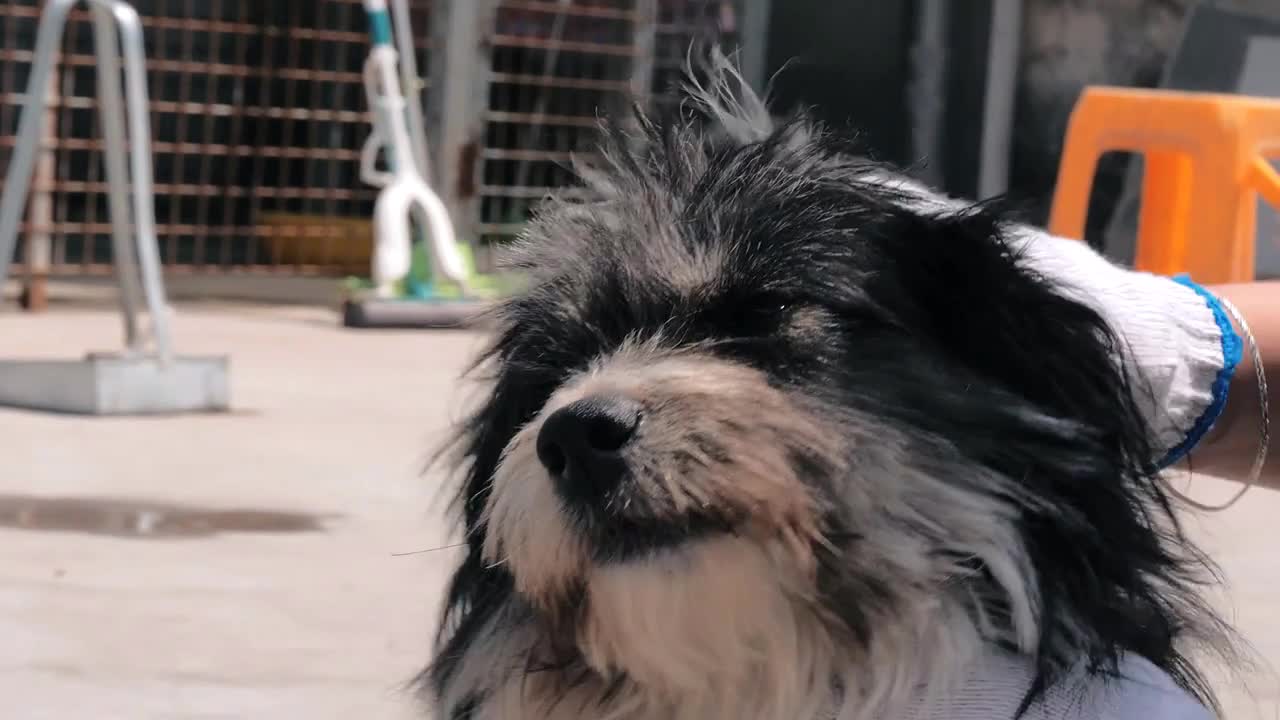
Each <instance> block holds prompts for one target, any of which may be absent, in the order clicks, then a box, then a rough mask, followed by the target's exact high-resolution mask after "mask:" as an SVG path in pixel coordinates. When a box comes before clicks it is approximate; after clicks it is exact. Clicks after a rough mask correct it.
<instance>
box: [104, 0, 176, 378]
mask: <svg viewBox="0 0 1280 720" xmlns="http://www.w3.org/2000/svg"><path fill="white" fill-rule="evenodd" d="M93 1H94V2H95V3H98V4H101V5H103V6H106V7H109V8H110V9H111V12H112V15H113V16H114V17H115V19H116V23H117V24H118V25H119V28H120V37H121V46H122V48H123V50H124V73H125V104H126V106H127V108H128V111H127V112H128V118H127V119H128V128H129V146H130V147H131V148H132V152H130V153H129V160H130V163H129V164H130V171H131V175H132V176H133V220H134V237H135V238H136V239H137V243H138V245H137V247H138V262H139V265H140V268H141V271H142V294H143V296H144V297H145V298H146V301H147V310H148V312H149V314H150V315H151V336H152V339H153V340H154V341H155V350H156V356H157V358H158V359H159V361H160V364H161V366H162V367H163V366H166V365H168V364H169V363H170V361H172V359H173V348H172V347H171V345H170V333H169V307H168V304H167V303H166V302H165V293H164V278H163V276H162V275H161V270H160V247H159V242H158V240H157V239H156V212H155V207H154V205H153V195H154V193H153V191H152V175H151V120H150V115H149V113H150V108H149V107H148V105H149V103H148V102H147V57H146V49H145V46H144V44H143V36H142V21H141V20H140V19H139V18H138V12H137V11H136V10H134V9H133V7H132V6H130V5H128V4H127V3H124V2H121V1H120V0H93Z"/></svg>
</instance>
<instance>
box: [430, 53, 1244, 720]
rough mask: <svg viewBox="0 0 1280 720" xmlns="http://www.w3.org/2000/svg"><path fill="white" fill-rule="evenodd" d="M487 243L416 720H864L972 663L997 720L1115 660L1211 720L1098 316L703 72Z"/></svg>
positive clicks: (1202, 631)
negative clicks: (441, 602)
mask: <svg viewBox="0 0 1280 720" xmlns="http://www.w3.org/2000/svg"><path fill="white" fill-rule="evenodd" d="M713 70H714V72H713V78H712V79H711V81H710V82H708V83H707V84H706V85H705V86H703V85H696V84H695V85H694V86H692V87H691V95H692V100H693V101H694V103H693V104H695V105H697V106H698V107H700V108H701V109H702V110H703V111H704V112H703V115H705V116H709V117H710V119H711V120H712V121H713V122H714V123H715V124H717V126H718V129H716V130H707V129H705V128H703V127H702V126H701V125H700V124H698V123H695V122H693V121H692V120H690V121H687V122H680V123H675V124H673V125H672V126H669V127H666V128H659V127H655V126H654V125H652V124H651V123H650V122H649V121H647V120H645V119H644V118H643V117H641V118H640V119H639V126H640V130H639V132H638V133H628V132H626V131H624V130H622V129H619V128H617V127H612V128H609V129H608V132H607V135H608V139H607V142H606V148H605V153H604V156H605V158H606V162H605V163H603V164H600V165H597V166H596V167H593V168H583V170H582V174H583V177H584V180H585V181H586V183H587V184H588V186H589V188H590V189H591V191H592V192H591V199H590V200H587V201H577V202H571V201H567V200H563V201H552V202H550V203H549V204H548V205H547V206H546V207H545V208H544V209H543V210H542V211H541V213H540V214H539V215H538V216H537V217H536V218H535V219H534V220H533V221H532V223H531V225H530V227H529V229H528V230H527V232H526V234H525V236H524V238H523V240H522V242H520V243H519V247H518V248H517V251H518V254H517V259H516V261H515V263H514V267H516V268H517V269H519V270H520V271H522V272H523V273H525V274H527V276H528V277H529V286H528V287H527V289H526V290H525V291H524V292H523V293H522V294H520V295H518V296H516V297H514V298H512V299H511V300H509V301H508V302H506V303H505V304H504V305H503V306H502V307H501V309H500V310H499V328H498V330H497V333H496V338H495V340H494V341H493V344H492V346H491V348H490V349H489V351H488V352H487V353H486V354H485V356H484V358H483V359H482V360H481V362H480V365H479V367H480V368H483V369H484V370H485V371H486V372H487V373H488V374H489V375H490V377H488V378H487V382H489V383H490V384H489V385H488V386H487V394H486V396H485V398H484V401H483V403H481V404H480V406H479V407H478V409H476V410H475V412H474V414H472V415H471V416H470V418H469V419H468V420H467V422H466V423H465V426H464V427H463V429H462V433H461V437H460V439H459V442H458V446H457V447H458V455H459V467H460V472H461V474H462V475H463V485H462V487H461V490H460V492H459V493H458V496H457V510H458V512H459V513H460V515H461V519H462V522H463V523H464V524H465V530H466V533H467V548H466V552H465V558H464V559H463V561H462V563H461V565H460V566H459V567H458V568H457V570H456V573H455V575H454V577H453V580H452V584H451V587H450V589H449V594H448V598H447V607H446V611H445V616H444V619H443V623H442V627H441V629H440V635H439V647H438V649H437V657H436V659H435V662H434V663H433V664H432V665H431V667H430V668H429V669H428V670H427V671H426V672H425V673H424V674H423V684H424V687H425V689H426V691H427V692H428V693H429V694H430V696H431V698H432V700H433V703H434V707H435V712H436V717H437V718H439V720H466V719H471V720H497V719H503V720H507V719H511V720H523V719H526V718H529V719H532V718H554V719H557V720H576V719H579V718H582V719H586V718H592V719H595V718H617V719H619V720H660V719H661V720H695V719H696V720H730V719H734V720H737V719H744V720H810V719H813V718H822V717H840V718H848V719H850V720H866V719H870V718H886V719H887V720H894V718H895V717H899V716H900V715H895V713H896V712H898V710H899V709H900V708H902V707H905V706H906V705H907V704H909V703H910V702H911V701H912V698H918V697H920V695H921V693H922V692H923V693H927V692H930V691H932V690H937V689H938V688H944V687H945V686H947V685H948V684H950V683H953V682H954V681H955V679H956V678H958V677H960V676H963V675H964V674H965V672H966V671H967V669H968V668H969V667H970V666H971V665H972V664H973V663H975V662H978V658H979V657H980V656H982V655H984V653H988V652H992V651H995V652H1000V653H1005V654H1007V655H1008V656H1011V657H1016V658H1023V659H1025V661H1026V664H1027V666H1028V667H1030V668H1031V671H1030V673H1031V676H1032V678H1033V680H1032V681H1031V682H1029V684H1028V686H1027V687H1026V688H1025V692H1021V693H1020V696H1019V697H1018V699H1017V700H1018V702H1017V703H1016V704H1017V706H1018V707H1017V709H1016V710H1015V711H1014V712H1013V713H1012V714H1022V713H1023V712H1024V711H1026V710H1027V709H1028V708H1031V707H1034V706H1035V705H1036V703H1037V702H1039V701H1040V700H1041V699H1042V698H1043V697H1044V696H1045V695H1046V693H1049V692H1051V691H1052V690H1053V688H1055V687H1057V686H1058V685H1059V684H1060V683H1062V682H1065V681H1066V679H1067V678H1069V677H1073V676H1077V675H1079V674H1080V673H1084V674H1085V675H1087V676H1088V677H1090V678H1103V679H1105V678H1107V677H1112V676H1115V675H1117V674H1118V673H1120V668H1121V666H1122V664H1123V662H1124V658H1126V657H1130V656H1136V657H1140V658H1144V659H1145V660H1144V662H1147V663H1148V664H1149V665H1152V666H1154V667H1155V668H1158V670H1159V671H1160V672H1161V674H1162V677H1166V678H1168V679H1170V685H1171V686H1172V685H1173V684H1174V683H1176V685H1178V686H1181V688H1182V689H1184V690H1185V691H1187V692H1189V693H1191V694H1193V695H1195V696H1196V697H1198V698H1200V699H1201V700H1202V701H1203V702H1204V703H1205V704H1206V705H1209V706H1212V705H1213V698H1212V693H1211V692H1210V690H1209V688H1208V686H1207V682H1206V681H1205V679H1204V676H1203V674H1202V673H1201V672H1199V671H1198V669H1197V668H1196V667H1195V666H1193V663H1192V662H1191V661H1190V660H1189V657H1190V656H1191V655H1192V654H1195V653H1198V652H1200V651H1201V650H1204V649H1223V648H1224V647H1225V646H1226V645H1227V644H1228V641H1227V639H1226V636H1227V632H1226V630H1225V629H1224V625H1223V623H1222V622H1221V621H1220V620H1219V619H1218V618H1217V617H1216V616H1215V615H1214V614H1213V613H1212V612H1211V610H1210V609H1208V608H1207V607H1206V605H1205V604H1204V603H1203V602H1202V600H1201V599H1200V597H1199V596H1198V590H1199V589H1200V585H1201V584H1202V583H1203V582H1204V581H1205V580H1206V579H1212V577H1213V575H1212V572H1211V568H1210V567H1209V566H1208V565H1207V563H1205V562H1204V560H1203V558H1202V556H1200V554H1199V553H1198V552H1197V551H1196V550H1195V549H1194V548H1193V547H1192V546H1191V545H1190V543H1189V541H1188V540H1187V539H1186V538H1185V537H1183V536H1182V534H1181V532H1180V530H1179V528H1178V524H1177V521H1176V519H1175V517H1174V514H1173V511H1172V509H1171V506H1170V501H1169V499H1168V498H1167V497H1166V495H1165V492H1164V491H1163V489H1162V486H1161V484H1160V481H1159V480H1158V478H1157V477H1156V474H1155V471H1154V470H1153V468H1152V466H1151V463H1150V459H1151V458H1152V457H1153V455H1154V453H1153V448H1152V447H1151V441H1150V433H1149V431H1148V429H1147V426H1146V423H1145V422H1144V420H1143V418H1142V416H1141V414H1140V412H1139V410H1138V405H1137V401H1136V399H1135V398H1136V396H1137V395H1138V393H1141V392H1142V387H1141V383H1138V382H1136V381H1134V380H1132V379H1131V378H1130V377H1128V376H1127V373H1126V372H1125V370H1123V364H1122V363H1121V362H1119V360H1118V358H1120V357H1121V356H1122V353H1123V352H1124V348H1123V344H1122V342H1121V341H1120V340H1119V339H1118V338H1117V337H1116V336H1115V335H1114V333H1113V332H1112V331H1111V330H1110V329H1109V328H1108V326H1107V325H1106V324H1105V323H1104V322H1103V321H1102V319H1101V318H1100V317H1099V316H1098V315H1097V314H1096V313H1095V312H1093V311H1092V310H1090V309H1088V308H1087V307H1085V306H1084V305H1082V304H1080V303H1078V302H1076V301H1074V300H1071V299H1069V298H1068V297H1067V296H1066V295H1064V294H1063V293H1061V292H1059V291H1058V289H1057V288H1055V287H1054V286H1053V284H1052V283H1050V282H1048V281H1046V280H1045V279H1044V278H1042V277H1039V276H1038V275H1037V274H1036V273H1034V272H1033V271H1031V270H1030V269H1028V268H1027V267H1025V266H1024V264H1022V263H1021V262H1020V257H1019V255H1018V253H1017V252H1016V248H1015V247H1014V245H1013V243H1011V242H1010V240H1009V238H1010V236H1011V232H1012V231H1011V228H1013V227H1014V226H1013V225H1012V224H1011V223H1010V221H1008V220H1007V219H1005V218H1004V217H1002V216H1001V215H1000V214H999V213H998V212H996V211H995V210H992V209H991V208H988V207H979V206H975V207H971V208H965V209H963V210H960V209H955V210H954V211H951V212H937V211H935V210H936V208H933V209H929V208H928V207H927V206H928V205H929V203H930V202H932V201H930V200H929V199H928V198H927V196H925V195H923V194H922V191H919V190H916V189H914V187H913V186H911V185H910V184H909V183H906V182H895V181H894V178H896V177H898V176H896V175H894V174H893V172H892V171H890V170H887V169H885V168H882V167H880V166H877V165H875V164H872V163H871V162H869V161H867V160H864V159H861V158H860V157H859V156H858V155H857V154H855V153H854V152H853V150H852V149H851V148H850V147H849V146H848V145H847V144H846V143H845V142H843V141H842V140H841V139H840V138H838V137H835V136H833V135H832V134H830V133H828V132H826V131H824V130H823V129H821V128H819V127H817V126H815V124H813V123H811V122H809V121H807V120H806V119H804V118H803V117H799V118H795V119H792V120H789V121H785V122H781V123H775V122H773V121H771V120H770V119H769V117H768V115H767V113H766V112H765V110H764V105H763V103H762V102H761V101H760V100H759V99H757V98H755V97H754V96H752V95H751V94H750V93H749V91H746V90H745V89H743V88H742V87H741V83H740V81H739V80H738V79H737V76H736V74H735V73H734V72H733V71H732V69H731V68H730V67H728V66H727V65H726V64H725V63H724V62H723V61H718V63H717V64H716V66H715V67H714V68H713Z"/></svg>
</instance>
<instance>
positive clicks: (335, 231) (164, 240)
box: [0, 0, 733, 275]
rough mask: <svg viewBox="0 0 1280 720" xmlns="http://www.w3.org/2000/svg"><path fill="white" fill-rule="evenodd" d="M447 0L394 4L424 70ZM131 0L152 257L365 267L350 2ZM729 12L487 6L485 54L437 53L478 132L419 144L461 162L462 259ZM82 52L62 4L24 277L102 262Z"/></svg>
mask: <svg viewBox="0 0 1280 720" xmlns="http://www.w3.org/2000/svg"><path fill="white" fill-rule="evenodd" d="M458 1H459V0H434V3H433V1H432V0H411V3H410V5H411V15H412V18H413V28H412V31H413V35H414V38H415V45H416V47H417V49H418V67H419V70H420V72H421V74H422V75H423V76H424V77H428V76H429V73H430V68H431V65H432V63H433V62H437V61H438V60H439V59H440V58H437V55H439V54H441V53H443V52H444V51H445V48H443V47H438V45H439V43H438V42H437V43H436V44H434V45H433V42H432V36H431V34H430V32H429V31H430V27H429V26H430V25H431V24H432V23H433V22H436V21H437V17H435V15H434V14H433V11H434V10H439V9H441V6H443V5H446V4H448V3H449V2H458ZM464 1H467V2H469V1H470V0H464ZM489 1H490V2H493V1H494V0H489ZM134 5H135V7H136V8H137V9H138V11H139V14H140V15H141V19H142V24H143V29H144V34H145V39H146V50H147V71H148V72H147V75H148V78H147V79H148V86H149V91H150V116H151V117H150V119H151V127H152V153H153V157H154V167H155V185H154V188H155V209H156V221H157V222H156V233H157V236H158V239H159V245H160V252H161V258H162V261H163V264H164V266H165V269H166V271H168V272H171V273H173V272H176V273H227V272H242V273H257V274H287V275H342V274H360V275H364V274H367V272H368V262H369V251H370V246H371V231H370V222H369V219H370V215H371V212H372V207H373V201H374V199H375V195H376V190H375V189H374V188H372V187H369V186H367V185H365V184H364V183H362V182H361V181H360V179H359V160H360V157H359V156H360V146H361V144H362V142H363V141H364V139H365V137H366V136H367V134H368V133H369V120H370V117H369V114H368V109H367V107H366V102H365V99H364V97H363V90H362V86H361V66H362V64H363V62H364V59H365V56H366V55H367V53H368V51H369V45H368V34H367V28H366V27H365V18H364V14H363V12H362V11H361V7H360V0H309V1H308V2H260V0H137V2H135V3H134ZM732 9H733V3H730V2H728V0H500V1H498V2H496V7H495V8H494V11H493V12H492V13H491V14H490V15H489V16H487V17H488V18H491V25H488V26H487V29H486V30H485V31H483V32H482V33H481V35H482V37H481V38H480V48H478V49H477V52H483V53H484V54H485V55H487V58H488V60H489V62H487V63H483V62H482V63H471V64H470V65H469V66H466V65H460V66H451V67H449V68H448V72H449V73H451V77H450V81H452V73H474V74H475V76H474V77H472V78H467V79H465V80H464V81H463V82H464V83H467V84H469V85H471V86H472V87H473V88H483V92H484V95H483V98H484V103H485V104H484V106H483V107H477V108H475V109H474V110H475V112H479V113H482V114H483V118H479V120H482V124H481V127H482V133H483V140H482V142H481V143H480V144H479V147H478V148H469V149H467V153H462V152H459V153H457V154H454V155H446V156H443V157H440V158H438V159H436V163H437V164H441V163H443V164H444V165H446V166H448V165H450V164H462V163H469V162H470V163H475V165H476V168H477V170H478V172H477V173H476V175H475V178H474V180H476V182H474V183H473V185H472V187H471V192H473V193H474V194H475V198H473V199H474V201H475V202H473V203H471V204H470V205H466V206H465V207H467V208H468V210H467V213H469V214H474V217H466V218H461V222H460V228H469V229H470V231H471V233H472V236H471V237H469V238H464V239H468V240H471V241H474V242H475V244H476V247H477V250H478V252H479V258H478V259H479V260H480V262H481V264H482V265H483V264H485V261H486V257H487V253H485V249H487V248H489V247H490V246H491V245H492V244H493V243H498V242H502V241H504V240H505V239H506V238H509V237H510V236H511V235H512V234H513V233H515V232H517V231H518V229H519V227H520V226H521V224H522V223H523V221H524V219H525V218H526V217H527V213H528V212H529V208H530V206H531V205H532V204H533V203H534V202H536V201H537V200H538V199H539V198H541V197H542V196H543V195H545V194H546V192H547V190H548V189H550V188H553V187H557V186H560V185H563V184H565V183H568V182H570V181H571V179H572V178H571V176H570V174H569V172H568V170H567V169H566V167H565V164H566V161H567V159H568V157H569V155H570V153H575V152H584V151H586V150H587V149H588V148H589V147H590V145H591V141H592V136H593V133H594V129H595V122H596V117H597V115H598V114H599V113H602V112H613V111H616V110H620V109H622V108H624V107H625V104H626V103H627V102H629V100H628V98H629V97H633V96H634V97H636V98H638V99H639V100H641V101H642V102H651V103H663V102H666V101H667V100H666V98H669V97H670V96H669V94H668V93H667V91H668V90H669V88H670V85H671V82H672V79H673V77H674V75H675V73H676V72H677V71H678V67H679V65H680V64H681V63H682V62H683V61H684V59H685V53H686V50H687V47H688V45H689V43H690V41H692V40H696V39H701V40H713V41H714V40H715V39H717V38H719V37H721V36H723V35H724V34H726V33H731V32H732V25H733V22H732V20H733V13H732ZM40 10H41V3H40V2H38V0H9V2H8V3H6V4H4V6H3V7H0V167H4V166H6V165H7V164H8V162H9V158H10V156H11V155H12V152H13V145H14V137H15V131H16V125H17V118H18V114H19V113H18V109H19V104H20V103H21V102H22V100H23V98H24V93H25V90H26V83H27V77H28V73H29V70H30V62H31V57H32V49H33V45H34V35H35V33H34V30H35V25H36V21H37V19H38V16H39V13H40ZM436 38H437V39H439V38H443V39H444V40H446V41H447V40H448V38H449V36H448V35H447V34H446V35H437V36H436ZM94 63H95V60H94V54H93V27H92V22H91V16H90V14H89V13H88V12H86V11H82V10H76V11H72V14H71V16H70V21H69V23H68V26H67V29H66V33H65V35H64V38H63V43H62V48H61V55H60V58H59V64H58V66H57V70H56V72H55V74H54V78H53V81H52V82H51V84H50V87H49V90H48V91H49V95H50V100H51V103H50V111H49V113H50V117H49V120H50V122H48V123H46V132H45V134H44V137H43V140H42V143H41V146H40V153H41V160H42V162H37V170H36V176H35V178H34V180H33V185H32V193H33V198H32V201H31V203H30V204H29V207H28V210H27V213H26V214H25V216H24V219H23V223H22V226H21V230H20V232H21V237H22V239H23V242H20V243H19V248H18V251H17V254H16V261H17V263H18V264H19V266H23V265H24V264H27V263H29V262H31V263H34V265H35V266H36V267H27V268H26V271H27V272H28V274H32V272H33V271H34V274H35V275H44V274H48V275H67V274H77V275H79V274H104V273H108V272H110V271H111V226H110V223H109V221H108V213H107V206H108V198H109V196H110V192H109V190H110V187H109V183H108V182H107V180H106V178H105V173H104V168H103V166H102V159H101V158H102V150H103V148H104V144H103V141H102V139H101V138H102V134H101V129H100V128H99V120H98V118H99V113H98V112H97V101H96V99H95V98H96V96H97V94H98V93H97V89H96V84H95V83H96V74H95V67H94ZM432 89H433V88H431V87H428V88H427V90H426V92H425V93H424V95H425V96H427V98H428V99H427V104H428V105H429V104H430V95H431V93H432ZM431 117H432V116H431V115H430V114H428V123H429V124H430V122H431ZM431 131H432V128H430V127H429V132H431ZM440 147H441V146H440V145H438V144H437V145H434V146H433V152H438V151H439V150H438V148H440ZM468 153H469V154H468ZM444 175H445V176H446V177H448V176H450V175H451V173H444Z"/></svg>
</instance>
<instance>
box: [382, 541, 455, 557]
mask: <svg viewBox="0 0 1280 720" xmlns="http://www.w3.org/2000/svg"><path fill="white" fill-rule="evenodd" d="M465 545H466V543H465V542H460V543H453V544H451V545H441V546H440V547H433V548H426V549H425V550H409V551H406V552H393V553H391V557H404V556H406V555H423V554H426V553H433V552H440V551H441V550H449V549H451V548H459V547H464V546H465Z"/></svg>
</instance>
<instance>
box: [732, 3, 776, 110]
mask: <svg viewBox="0 0 1280 720" xmlns="http://www.w3.org/2000/svg"><path fill="white" fill-rule="evenodd" d="M740 5H741V10H742V24H741V27H742V32H741V40H740V42H741V45H742V49H741V51H740V52H741V57H742V61H741V62H742V77H743V78H744V79H745V80H746V81H747V83H748V84H750V85H751V88H752V89H753V90H755V91H756V93H758V94H759V95H760V96H761V97H764V91H765V89H766V87H767V86H768V84H769V79H768V78H767V77H765V73H766V72H767V69H766V68H767V67H768V57H769V54H768V53H769V15H770V12H771V11H772V9H773V8H772V5H773V2H772V0H741V3H740Z"/></svg>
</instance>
